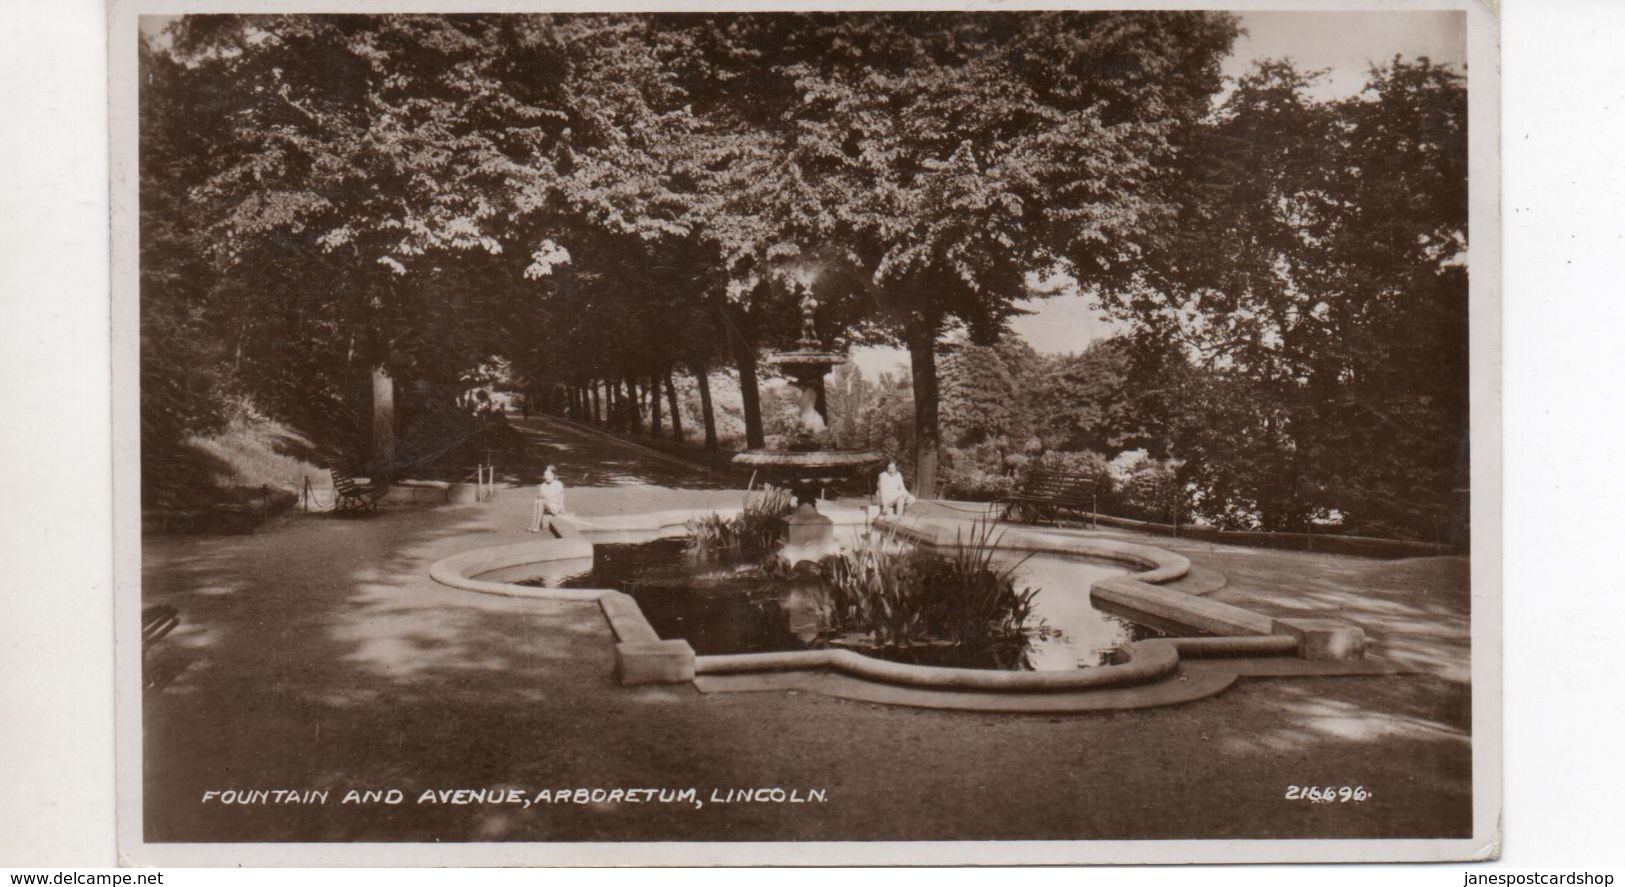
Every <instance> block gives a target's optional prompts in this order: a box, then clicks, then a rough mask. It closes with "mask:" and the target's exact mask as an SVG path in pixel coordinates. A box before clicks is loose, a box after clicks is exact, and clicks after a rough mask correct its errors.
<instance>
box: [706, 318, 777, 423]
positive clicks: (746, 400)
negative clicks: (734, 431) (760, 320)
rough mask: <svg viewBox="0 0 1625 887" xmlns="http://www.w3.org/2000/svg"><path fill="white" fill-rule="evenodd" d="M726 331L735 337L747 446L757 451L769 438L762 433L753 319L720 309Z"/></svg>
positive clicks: (731, 342)
mask: <svg viewBox="0 0 1625 887" xmlns="http://www.w3.org/2000/svg"><path fill="white" fill-rule="evenodd" d="M718 310H719V311H720V312H721V314H722V321H723V326H724V328H726V329H728V330H730V331H731V332H732V333H733V335H732V336H730V337H728V342H729V344H730V346H731V347H732V349H733V355H734V366H736V367H738V369H739V399H740V401H741V406H743V407H744V410H745V446H746V447H747V448H749V449H752V450H755V449H760V448H762V447H765V446H767V435H766V434H764V433H763V431H762V394H761V391H760V390H759V389H758V388H757V387H756V346H755V338H756V336H755V330H754V325H753V324H752V323H751V318H750V315H749V314H748V313H747V312H746V311H745V309H743V308H741V307H739V306H738V305H730V306H725V307H722V308H719V309H718Z"/></svg>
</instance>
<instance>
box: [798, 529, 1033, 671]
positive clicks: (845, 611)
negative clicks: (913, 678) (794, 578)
mask: <svg viewBox="0 0 1625 887" xmlns="http://www.w3.org/2000/svg"><path fill="white" fill-rule="evenodd" d="M999 540H1000V537H999V536H995V535H994V531H993V526H992V525H991V524H980V523H979V524H977V525H976V526H974V527H973V528H972V529H971V531H970V533H969V534H968V535H966V536H964V537H961V538H959V539H958V540H957V541H958V545H957V546H956V547H955V550H954V552H953V554H951V555H941V554H936V553H934V552H929V551H925V550H922V549H919V548H916V547H914V546H910V545H905V544H903V543H902V542H901V541H899V540H898V539H897V538H896V533H895V531H888V532H884V533H882V532H880V531H877V530H874V529H871V530H870V531H869V532H868V533H866V534H864V535H863V536H862V537H860V538H859V540H858V542H857V544H855V545H853V546H851V547H849V548H848V549H846V550H845V551H843V552H841V553H840V554H838V555H834V556H832V557H829V558H826V559H825V560H824V562H823V564H822V569H821V576H822V578H823V580H824V589H825V592H826V594H827V595H828V597H829V607H828V612H829V613H830V617H831V621H832V625H831V629H832V631H834V632H837V633H839V632H857V633H861V634H864V635H867V636H868V638H869V640H870V641H871V642H872V643H874V644H876V645H877V646H908V645H911V644H918V643H930V642H938V643H941V642H946V643H951V644H961V645H966V644H971V645H989V644H1000V643H1018V644H1019V643H1025V641H1026V640H1027V638H1028V637H1029V636H1030V635H1031V634H1032V633H1033V632H1035V631H1037V630H1039V629H1041V628H1042V620H1037V619H1035V618H1034V616H1033V605H1034V602H1035V599H1036V598H1037V596H1038V589H1035V588H1025V589H1021V590H1017V588H1016V575H1015V574H1016V570H1017V569H1019V568H1020V566H1021V563H1024V562H1025V560H1023V561H1020V562H1017V563H1014V564H1010V565H1008V566H997V565H995V564H994V559H995V555H996V554H998V551H999Z"/></svg>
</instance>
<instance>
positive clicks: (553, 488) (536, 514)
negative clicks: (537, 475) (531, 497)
mask: <svg viewBox="0 0 1625 887" xmlns="http://www.w3.org/2000/svg"><path fill="white" fill-rule="evenodd" d="M562 514H564V484H562V483H560V482H559V475H558V472H556V471H554V470H553V466H551V465H549V466H547V470H546V471H543V472H542V482H541V483H540V484H538V485H537V487H536V504H535V505H534V506H532V508H531V510H530V531H531V532H532V533H540V532H541V531H542V528H543V527H544V526H546V524H547V518H548V516H549V515H562Z"/></svg>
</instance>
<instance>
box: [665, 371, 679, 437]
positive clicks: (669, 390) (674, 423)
mask: <svg viewBox="0 0 1625 887" xmlns="http://www.w3.org/2000/svg"><path fill="white" fill-rule="evenodd" d="M662 375H664V376H665V377H666V402H667V404H668V405H669V406H670V407H671V439H672V440H674V441H677V442H678V443H682V442H683V411H682V410H680V409H678V408H677V386H676V385H674V384H672V381H671V367H666V369H665V371H664V372H663V373H662Z"/></svg>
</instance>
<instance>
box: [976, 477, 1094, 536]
mask: <svg viewBox="0 0 1625 887" xmlns="http://www.w3.org/2000/svg"><path fill="white" fill-rule="evenodd" d="M999 503H1000V504H1002V505H1004V515H1003V517H1002V518H1001V519H1002V520H1017V519H1024V520H1029V521H1040V520H1047V521H1049V522H1050V523H1055V522H1056V521H1057V520H1059V519H1060V517H1061V515H1062V514H1064V513H1067V512H1071V513H1074V514H1080V515H1081V514H1093V513H1094V512H1095V479H1094V478H1092V477H1090V476H1088V475H1085V474H1067V473H1065V472H1060V471H1035V472H1033V473H1032V474H1031V475H1030V476H1028V478H1027V481H1026V482H1025V483H1023V484H1022V485H1021V488H1020V489H1018V490H1016V491H1015V492H1014V493H1011V494H1010V495H1008V496H1005V497H1003V498H1002V499H1000V500H999Z"/></svg>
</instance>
